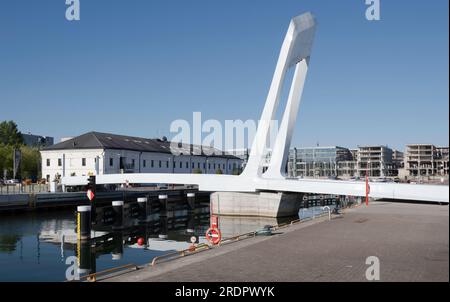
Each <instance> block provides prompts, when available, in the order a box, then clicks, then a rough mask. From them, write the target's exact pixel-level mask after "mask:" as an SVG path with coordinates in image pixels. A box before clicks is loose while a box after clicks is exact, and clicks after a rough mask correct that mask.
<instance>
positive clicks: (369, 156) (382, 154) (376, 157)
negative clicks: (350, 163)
mask: <svg viewBox="0 0 450 302" xmlns="http://www.w3.org/2000/svg"><path fill="white" fill-rule="evenodd" d="M392 155H393V152H392V149H390V148H388V147H387V146H359V147H358V158H357V170H358V175H359V176H360V177H363V176H366V175H368V176H369V177H387V176H396V175H397V173H398V170H397V169H396V168H395V165H394V163H393V160H392Z"/></svg>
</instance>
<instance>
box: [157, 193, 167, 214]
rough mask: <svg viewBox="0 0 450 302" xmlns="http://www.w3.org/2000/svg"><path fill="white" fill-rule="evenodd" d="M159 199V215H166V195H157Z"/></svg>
mask: <svg viewBox="0 0 450 302" xmlns="http://www.w3.org/2000/svg"><path fill="white" fill-rule="evenodd" d="M158 199H159V209H160V215H166V214H167V213H166V211H167V195H166V194H160V195H158Z"/></svg>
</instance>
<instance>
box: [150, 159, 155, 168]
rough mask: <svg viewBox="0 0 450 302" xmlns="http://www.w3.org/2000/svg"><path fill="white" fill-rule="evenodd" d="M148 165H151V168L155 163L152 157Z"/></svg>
mask: <svg viewBox="0 0 450 302" xmlns="http://www.w3.org/2000/svg"><path fill="white" fill-rule="evenodd" d="M150 165H151V166H152V168H153V166H154V165H155V162H154V160H153V159H152V161H151V162H150Z"/></svg>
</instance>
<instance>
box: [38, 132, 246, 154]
mask: <svg viewBox="0 0 450 302" xmlns="http://www.w3.org/2000/svg"><path fill="white" fill-rule="evenodd" d="M170 144H171V142H170V141H164V140H161V139H149V138H142V137H134V136H125V135H117V134H110V133H101V132H88V133H85V134H82V135H80V136H77V137H74V138H71V139H69V140H66V141H64V142H61V143H58V144H55V145H52V146H49V147H46V148H44V149H43V150H44V151H47V150H71V149H120V150H131V151H139V152H158V153H172V152H171V149H170ZM178 147H180V148H181V153H182V154H183V155H189V154H190V155H194V154H195V155H199V154H201V155H204V156H212V157H226V158H232V159H238V158H237V157H236V156H233V155H230V154H227V153H225V152H223V151H220V150H217V149H214V148H212V147H206V146H198V145H189V144H182V145H181V144H179V145H178ZM194 151H195V152H194ZM210 154H213V155H210Z"/></svg>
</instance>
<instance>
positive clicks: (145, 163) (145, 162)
mask: <svg viewBox="0 0 450 302" xmlns="http://www.w3.org/2000/svg"><path fill="white" fill-rule="evenodd" d="M142 165H143V166H144V168H145V167H146V166H147V161H146V160H145V159H144V161H143V163H142Z"/></svg>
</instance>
